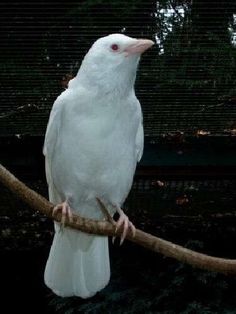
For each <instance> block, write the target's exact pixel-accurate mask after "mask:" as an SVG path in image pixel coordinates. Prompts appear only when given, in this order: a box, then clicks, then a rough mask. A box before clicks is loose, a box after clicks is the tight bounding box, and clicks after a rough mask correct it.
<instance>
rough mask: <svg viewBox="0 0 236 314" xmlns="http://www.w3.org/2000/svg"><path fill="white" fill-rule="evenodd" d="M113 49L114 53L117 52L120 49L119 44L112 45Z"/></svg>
mask: <svg viewBox="0 0 236 314" xmlns="http://www.w3.org/2000/svg"><path fill="white" fill-rule="evenodd" d="M111 49H112V50H113V51H116V50H118V49H119V46H118V45H117V44H113V45H111Z"/></svg>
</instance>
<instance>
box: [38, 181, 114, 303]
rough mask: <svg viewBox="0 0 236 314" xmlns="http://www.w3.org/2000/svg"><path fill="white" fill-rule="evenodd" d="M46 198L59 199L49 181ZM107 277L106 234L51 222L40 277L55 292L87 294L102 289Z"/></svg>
mask: <svg viewBox="0 0 236 314" xmlns="http://www.w3.org/2000/svg"><path fill="white" fill-rule="evenodd" d="M49 199H50V201H51V202H53V203H54V204H57V203H60V202H61V201H62V200H61V198H60V196H59V195H58V193H57V191H56V189H55V187H54V186H53V184H52V183H51V184H49ZM109 279H110V261H109V251H108V238H107V237H105V236H94V235H90V234H85V233H83V232H80V231H77V230H73V229H70V228H66V227H63V228H61V227H60V225H59V224H58V223H55V235H54V239H53V243H52V246H51V250H50V253H49V257H48V260H47V264H46V268H45V273H44V281H45V284H46V285H47V286H48V287H49V288H50V289H51V290H52V291H53V292H54V293H56V294H57V295H59V296H62V297H69V296H79V297H82V298H88V297H91V296H93V295H94V294H96V292H98V291H99V290H101V289H103V288H104V287H105V286H106V285H107V283H108V282H109Z"/></svg>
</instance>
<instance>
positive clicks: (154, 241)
mask: <svg viewBox="0 0 236 314" xmlns="http://www.w3.org/2000/svg"><path fill="white" fill-rule="evenodd" d="M0 182H2V184H3V185H4V186H6V187H7V188H8V189H10V190H11V191H12V192H13V193H14V194H15V195H16V196H18V197H19V198H20V199H21V200H23V201H24V202H25V203H27V204H28V205H29V206H30V207H32V208H33V209H35V210H37V211H40V212H41V213H43V214H45V215H46V216H47V217H49V218H52V219H54V220H56V221H60V220H61V214H60V213H58V214H57V215H56V216H55V217H54V216H52V209H53V207H54V205H53V204H52V203H50V202H48V201H47V200H46V199H45V198H44V197H43V196H41V195H39V194H38V193H36V192H35V191H33V190H31V189H30V188H28V187H27V186H26V185H25V184H24V183H22V182H21V181H19V180H18V179H17V178H16V177H15V176H14V175H13V174H11V173H10V172H9V171H8V170H7V169H6V168H4V167H3V166H2V165H1V164H0ZM65 225H66V226H68V227H71V228H73V229H78V230H80V231H83V232H86V233H92V234H98V235H106V236H114V235H116V236H117V235H120V233H119V231H117V234H115V226H114V225H113V224H112V223H110V222H108V221H96V220H92V219H86V218H83V217H80V216H78V215H73V221H72V222H69V221H68V220H67V221H66V222H65ZM127 239H128V240H130V241H132V242H134V243H136V244H138V245H141V246H143V247H145V248H147V249H149V250H152V251H154V252H158V253H161V254H163V255H165V256H167V257H171V258H175V259H177V260H178V261H180V262H184V263H187V264H190V265H192V266H194V267H198V268H201V269H206V270H210V271H216V272H220V273H224V274H236V260H230V259H224V258H217V257H212V256H208V255H205V254H201V253H197V252H195V251H192V250H189V249H186V248H184V247H182V246H180V245H177V244H174V243H171V242H169V241H166V240H163V239H161V238H158V237H155V236H153V235H151V234H148V233H145V232H143V231H141V230H138V229H137V230H136V235H135V237H133V236H132V234H131V233H128V235H127Z"/></svg>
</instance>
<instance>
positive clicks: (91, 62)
mask: <svg viewBox="0 0 236 314" xmlns="http://www.w3.org/2000/svg"><path fill="white" fill-rule="evenodd" d="M153 44H154V42H153V41H152V40H149V39H135V38H131V37H128V36H125V35H123V34H111V35H108V36H105V37H102V38H99V39H98V40H97V41H96V42H95V43H94V44H93V45H92V47H91V48H90V50H89V51H88V53H87V54H86V56H85V58H84V60H83V62H82V65H81V67H80V70H79V72H78V78H81V79H87V80H89V81H91V83H93V84H94V83H95V82H94V81H96V84H97V85H99V87H100V88H102V87H104V88H106V89H109V88H110V89H113V88H115V87H119V86H120V88H123V87H122V86H127V84H131V85H133V84H134V81H135V77H136V70H137V66H138V62H139V59H140V56H141V54H142V53H143V52H144V51H146V50H147V49H148V48H150V47H151V46H152V45H153Z"/></svg>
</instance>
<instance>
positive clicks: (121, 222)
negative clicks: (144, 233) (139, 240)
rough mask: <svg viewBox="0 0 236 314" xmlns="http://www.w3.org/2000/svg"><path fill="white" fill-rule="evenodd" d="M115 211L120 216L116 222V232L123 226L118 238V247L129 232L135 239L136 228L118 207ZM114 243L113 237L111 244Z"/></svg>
mask: <svg viewBox="0 0 236 314" xmlns="http://www.w3.org/2000/svg"><path fill="white" fill-rule="evenodd" d="M116 209H117V212H118V213H119V215H120V217H119V219H118V221H117V222H116V232H117V231H118V229H120V228H121V227H122V226H123V231H122V234H121V238H120V245H122V244H123V242H124V240H125V238H126V236H127V233H128V231H129V230H131V232H132V235H133V237H135V233H136V228H135V226H134V225H133V224H132V222H131V221H130V220H129V218H128V216H127V215H126V214H125V213H124V212H123V210H122V209H121V208H120V207H116ZM114 241H115V237H113V239H112V242H113V243H114Z"/></svg>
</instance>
